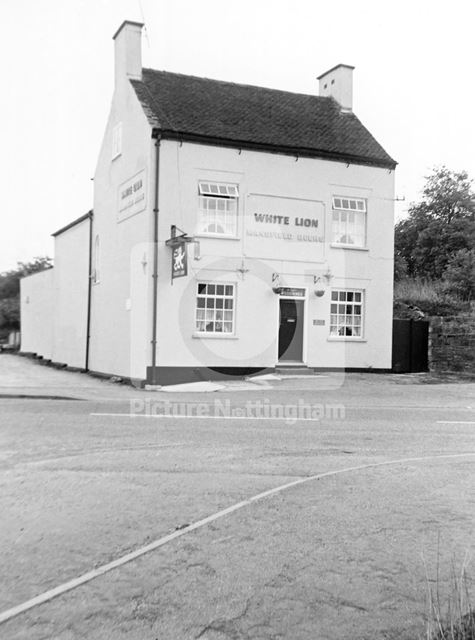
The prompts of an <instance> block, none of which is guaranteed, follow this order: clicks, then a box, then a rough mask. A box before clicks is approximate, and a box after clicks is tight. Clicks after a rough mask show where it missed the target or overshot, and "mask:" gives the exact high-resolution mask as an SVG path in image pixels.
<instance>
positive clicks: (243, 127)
mask: <svg viewBox="0 0 475 640" xmlns="http://www.w3.org/2000/svg"><path fill="white" fill-rule="evenodd" d="M131 82H132V84H133V86H134V88H135V92H136V94H137V97H138V99H139V100H140V102H141V103H142V106H143V109H144V111H145V113H146V115H147V118H148V120H149V122H150V124H151V125H152V126H153V127H155V128H157V129H160V130H161V131H162V135H163V137H169V138H170V137H171V138H177V139H183V140H192V141H193V140H194V141H196V142H203V143H209V144H222V145H223V146H233V147H242V148H248V149H249V148H250V149H263V150H268V151H275V152H280V153H291V154H296V155H302V156H303V155H305V156H313V157H323V158H330V159H336V160H344V161H349V162H354V163H358V164H371V165H375V166H379V167H388V168H394V166H395V164H396V163H395V161H394V160H393V159H392V158H391V157H390V156H389V155H388V154H387V153H386V151H385V150H384V149H383V148H382V147H381V145H380V144H379V143H378V142H376V140H375V139H374V138H373V136H372V135H371V134H370V133H369V131H368V130H367V129H366V128H365V127H364V126H363V125H362V124H361V122H360V121H359V120H358V118H357V117H356V116H355V115H354V114H353V113H343V112H342V111H341V109H340V106H339V104H338V103H337V102H336V101H335V100H334V99H333V98H329V97H319V96H313V95H305V94H300V93H290V92H288V91H280V90H276V89H266V88H264V87H254V86H250V85H242V84H235V83H232V82H222V81H220V80H210V79H208V78H197V77H195V76H186V75H182V74H179V73H170V72H168V71H155V70H153V69H143V75H142V80H131Z"/></svg>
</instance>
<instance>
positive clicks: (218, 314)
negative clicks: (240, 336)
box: [195, 282, 235, 334]
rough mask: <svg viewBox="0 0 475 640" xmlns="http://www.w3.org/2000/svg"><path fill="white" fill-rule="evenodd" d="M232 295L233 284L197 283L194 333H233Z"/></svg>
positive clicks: (233, 296) (233, 304)
mask: <svg viewBox="0 0 475 640" xmlns="http://www.w3.org/2000/svg"><path fill="white" fill-rule="evenodd" d="M234 293H235V288H234V285H233V284H217V283H216V284H212V283H205V282H199V283H198V291H197V297H196V323H195V328H196V331H199V332H201V333H228V334H230V333H234V309H235V295H234Z"/></svg>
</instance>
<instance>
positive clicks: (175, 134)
mask: <svg viewBox="0 0 475 640" xmlns="http://www.w3.org/2000/svg"><path fill="white" fill-rule="evenodd" d="M154 131H157V132H158V129H157V130H155V129H154ZM160 135H161V137H162V139H163V140H165V139H166V140H178V141H180V142H183V141H186V142H194V143H196V144H205V145H209V146H214V147H226V148H231V149H240V150H242V149H247V150H249V151H264V152H267V153H276V154H282V155H287V156H294V157H296V158H299V157H300V158H320V159H322V160H334V161H336V162H344V163H346V164H359V165H366V166H370V167H378V168H380V169H389V170H394V169H395V168H396V166H397V162H396V161H395V160H393V159H392V158H391V157H389V156H388V157H387V159H381V158H374V157H371V156H360V155H354V154H348V153H339V152H336V151H325V150H323V149H311V148H305V147H286V146H284V145H275V144H270V143H263V142H249V141H248V140H233V139H228V138H218V137H215V136H206V135H201V134H196V133H188V132H184V131H183V132H182V131H172V130H169V129H163V130H161V131H160Z"/></svg>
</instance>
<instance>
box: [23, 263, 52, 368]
mask: <svg viewBox="0 0 475 640" xmlns="http://www.w3.org/2000/svg"><path fill="white" fill-rule="evenodd" d="M55 273H56V269H47V270H46V271H41V272H40V273H35V274H33V275H31V276H27V277H26V278H22V279H21V280H20V313H21V350H22V351H23V352H25V353H27V352H28V353H36V354H37V355H39V356H42V357H43V358H45V359H46V360H51V359H52V356H53V330H54V329H53V325H54V276H55Z"/></svg>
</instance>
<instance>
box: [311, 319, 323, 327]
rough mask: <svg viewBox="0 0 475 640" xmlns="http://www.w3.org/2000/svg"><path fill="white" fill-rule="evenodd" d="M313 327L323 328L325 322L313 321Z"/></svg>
mask: <svg viewBox="0 0 475 640" xmlns="http://www.w3.org/2000/svg"><path fill="white" fill-rule="evenodd" d="M313 326H314V327H324V326H325V320H314V321H313Z"/></svg>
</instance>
